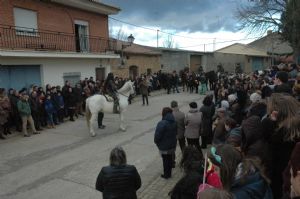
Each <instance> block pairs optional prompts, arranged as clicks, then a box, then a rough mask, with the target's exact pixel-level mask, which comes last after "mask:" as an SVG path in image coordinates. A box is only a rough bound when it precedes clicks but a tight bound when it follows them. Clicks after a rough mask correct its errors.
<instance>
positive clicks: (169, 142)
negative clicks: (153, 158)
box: [154, 113, 177, 151]
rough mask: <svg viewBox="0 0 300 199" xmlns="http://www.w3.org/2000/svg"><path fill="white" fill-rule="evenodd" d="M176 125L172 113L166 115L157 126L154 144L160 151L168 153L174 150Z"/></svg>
mask: <svg viewBox="0 0 300 199" xmlns="http://www.w3.org/2000/svg"><path fill="white" fill-rule="evenodd" d="M176 134H177V125H176V122H175V118H174V116H173V114H172V113H167V114H166V115H165V116H164V117H163V118H162V120H161V121H160V122H159V123H158V124H157V126H156V130H155V134H154V143H155V144H156V145H157V147H158V149H159V150H160V151H169V150H172V149H175V148H176Z"/></svg>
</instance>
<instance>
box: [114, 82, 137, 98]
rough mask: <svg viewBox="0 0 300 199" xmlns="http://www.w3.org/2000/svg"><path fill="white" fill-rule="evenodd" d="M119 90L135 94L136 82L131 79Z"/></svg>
mask: <svg viewBox="0 0 300 199" xmlns="http://www.w3.org/2000/svg"><path fill="white" fill-rule="evenodd" d="M118 92H120V93H123V94H125V93H126V94H128V95H133V94H135V89H134V82H132V81H131V80H129V81H127V82H126V83H125V84H124V86H123V87H122V88H120V90H118Z"/></svg>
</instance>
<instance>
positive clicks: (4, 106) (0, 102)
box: [0, 88, 11, 140]
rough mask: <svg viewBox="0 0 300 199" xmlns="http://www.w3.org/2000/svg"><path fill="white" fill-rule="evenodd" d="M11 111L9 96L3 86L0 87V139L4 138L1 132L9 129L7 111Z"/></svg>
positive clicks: (3, 132)
mask: <svg viewBox="0 0 300 199" xmlns="http://www.w3.org/2000/svg"><path fill="white" fill-rule="evenodd" d="M10 111H11V105H10V101H9V98H8V97H7V95H6V93H5V89H4V88H0V139H3V140H4V139H6V138H5V137H4V136H3V134H7V133H10V131H9V123H8V119H9V113H10Z"/></svg>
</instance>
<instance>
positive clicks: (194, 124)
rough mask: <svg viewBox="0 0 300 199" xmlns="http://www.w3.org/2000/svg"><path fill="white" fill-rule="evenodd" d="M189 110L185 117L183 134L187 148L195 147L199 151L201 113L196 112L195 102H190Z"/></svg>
mask: <svg viewBox="0 0 300 199" xmlns="http://www.w3.org/2000/svg"><path fill="white" fill-rule="evenodd" d="M189 105H190V110H189V112H188V113H187V114H186V116H185V126H186V127H185V133H184V136H185V137H186V139H187V143H188V146H195V147H196V148H197V149H198V150H199V151H201V147H200V144H199V137H200V133H199V132H200V129H201V123H202V113H201V112H199V111H198V108H197V107H198V106H197V103H196V102H191V103H190V104H189Z"/></svg>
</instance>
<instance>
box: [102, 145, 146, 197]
mask: <svg viewBox="0 0 300 199" xmlns="http://www.w3.org/2000/svg"><path fill="white" fill-rule="evenodd" d="M109 159H110V165H109V166H105V167H103V168H102V169H101V171H100V173H99V175H98V177H97V181H96V190H98V191H101V192H102V194H103V199H120V198H122V199H136V198H137V196H136V191H137V190H138V189H139V188H140V187H141V177H140V175H139V173H138V171H137V170H136V168H135V166H133V165H128V164H127V160H126V153H125V151H124V150H123V149H122V148H121V147H115V148H114V149H113V150H112V151H111V152H110V158H109Z"/></svg>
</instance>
